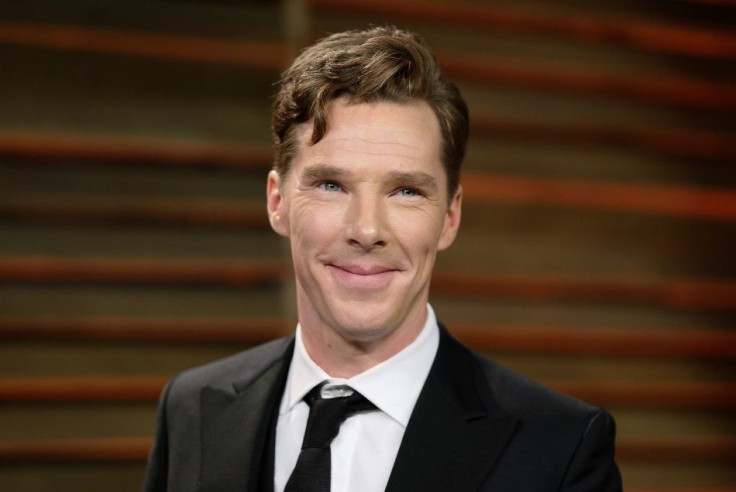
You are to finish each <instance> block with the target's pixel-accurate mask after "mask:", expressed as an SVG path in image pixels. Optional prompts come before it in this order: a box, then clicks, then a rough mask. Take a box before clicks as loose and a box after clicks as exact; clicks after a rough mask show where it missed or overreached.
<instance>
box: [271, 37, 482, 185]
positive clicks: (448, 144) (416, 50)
mask: <svg viewBox="0 0 736 492" xmlns="http://www.w3.org/2000/svg"><path fill="white" fill-rule="evenodd" d="M340 97H346V98H347V99H348V101H349V103H364V102H367V103H372V102H380V101H390V102H398V103H403V102H409V101H412V100H420V101H425V102H426V103H427V104H428V105H429V107H430V108H432V111H433V112H434V114H435V115H436V116H437V121H438V122H439V127H440V133H441V138H442V148H441V149H440V150H441V159H442V164H443V166H444V169H445V173H446V175H447V184H448V192H449V198H450V199H451V198H452V196H453V195H454V193H455V191H456V190H457V187H458V184H459V180H460V165H461V164H462V160H463V157H464V156H465V146H466V142H467V139H468V107H467V104H466V103H465V101H464V100H463V98H462V96H461V95H460V91H459V90H458V89H457V87H456V86H455V84H453V83H452V82H450V81H449V80H447V78H445V75H444V74H443V73H442V70H441V69H440V67H439V65H438V63H437V60H436V59H435V57H434V55H433V54H432V52H431V51H430V49H429V47H428V46H427V44H426V43H425V42H424V40H423V39H422V38H420V37H419V36H418V35H416V34H414V33H411V32H408V31H402V30H399V29H396V28H393V27H376V28H371V29H367V30H363V31H347V32H341V33H337V34H333V35H331V36H328V37H326V38H324V39H322V40H320V41H318V42H317V43H315V44H314V45H312V46H310V47H308V48H306V49H305V50H304V51H302V53H301V54H300V55H299V56H298V57H297V58H296V60H294V63H293V64H292V65H291V67H289V68H288V69H287V70H286V71H285V72H284V73H283V76H282V79H281V87H280V89H279V92H278V94H277V95H276V99H275V101H274V105H273V115H272V120H271V128H272V131H273V135H274V140H275V160H274V169H276V171H277V172H278V173H279V174H280V175H281V176H286V175H287V173H288V171H289V166H290V163H291V160H292V159H293V157H294V155H295V153H296V150H297V146H298V142H297V140H298V132H297V130H298V125H299V124H301V123H305V122H307V121H310V120H314V127H313V131H312V137H311V144H312V145H314V144H316V143H317V142H319V141H320V140H321V139H322V137H323V136H324V135H325V133H326V132H327V129H328V125H329V123H328V121H327V111H326V105H327V103H329V102H330V101H332V100H334V99H337V98H340Z"/></svg>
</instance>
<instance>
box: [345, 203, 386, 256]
mask: <svg viewBox="0 0 736 492" xmlns="http://www.w3.org/2000/svg"><path fill="white" fill-rule="evenodd" d="M345 218H346V221H345V225H346V232H347V241H348V243H349V244H350V245H351V246H355V247H359V248H362V249H364V250H372V249H375V248H380V247H383V246H385V245H386V240H387V237H386V236H387V227H386V226H387V223H386V211H385V209H384V204H383V203H382V202H381V200H380V198H378V197H374V196H359V195H357V194H356V195H353V196H352V197H351V199H350V206H349V207H348V210H347V213H346V217H345Z"/></svg>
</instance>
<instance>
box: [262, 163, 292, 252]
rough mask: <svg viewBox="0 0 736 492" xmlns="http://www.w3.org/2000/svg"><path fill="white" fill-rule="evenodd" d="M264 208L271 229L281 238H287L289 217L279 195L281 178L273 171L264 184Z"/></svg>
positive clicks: (282, 199) (282, 198)
mask: <svg viewBox="0 0 736 492" xmlns="http://www.w3.org/2000/svg"><path fill="white" fill-rule="evenodd" d="M266 208H267V209H268V221H269V222H270V223H271V229H273V230H274V231H276V233H277V234H280V235H281V236H284V237H289V216H288V214H287V207H286V202H285V200H284V196H283V195H282V194H281V176H280V175H279V173H278V172H276V171H274V170H272V171H269V173H268V181H267V182H266Z"/></svg>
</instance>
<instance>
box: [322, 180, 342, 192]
mask: <svg viewBox="0 0 736 492" xmlns="http://www.w3.org/2000/svg"><path fill="white" fill-rule="evenodd" d="M320 187H322V188H323V189H324V190H326V191H340V185H339V184H337V183H335V182H334V181H324V182H322V183H320Z"/></svg>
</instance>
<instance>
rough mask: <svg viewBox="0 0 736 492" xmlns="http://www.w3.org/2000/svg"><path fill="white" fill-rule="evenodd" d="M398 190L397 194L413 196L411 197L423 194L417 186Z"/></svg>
mask: <svg viewBox="0 0 736 492" xmlns="http://www.w3.org/2000/svg"><path fill="white" fill-rule="evenodd" d="M407 191H408V192H409V193H408V194H407V193H406V192H407ZM396 192H397V194H399V195H403V196H411V197H414V196H422V193H421V192H420V191H419V190H417V189H416V188H411V187H408V186H405V187H402V188H399V189H398V190H396Z"/></svg>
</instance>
